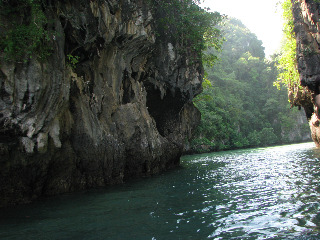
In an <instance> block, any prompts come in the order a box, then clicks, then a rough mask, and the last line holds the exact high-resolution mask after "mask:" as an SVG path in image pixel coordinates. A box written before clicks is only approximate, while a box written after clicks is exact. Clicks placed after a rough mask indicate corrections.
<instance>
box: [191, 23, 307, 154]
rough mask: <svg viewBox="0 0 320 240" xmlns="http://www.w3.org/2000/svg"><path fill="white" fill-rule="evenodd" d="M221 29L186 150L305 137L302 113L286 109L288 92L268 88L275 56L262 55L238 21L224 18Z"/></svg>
mask: <svg viewBox="0 0 320 240" xmlns="http://www.w3.org/2000/svg"><path fill="white" fill-rule="evenodd" d="M221 30H222V31H223V32H224V37H225V39H226V41H225V43H224V45H223V49H222V52H221V54H220V60H219V62H218V63H217V64H216V65H215V66H214V67H210V68H209V67H207V69H206V72H207V79H208V81H207V85H206V86H205V87H204V91H203V93H202V94H201V95H199V96H198V97H197V98H196V99H195V100H194V103H195V104H196V106H197V107H198V108H199V110H200V111H201V114H202V120H201V124H200V126H199V127H198V129H197V131H196V134H195V138H194V140H193V141H192V142H191V143H190V146H189V147H190V148H189V149H188V151H189V152H205V151H218V150H226V149H235V148H245V147H258V146H267V145H273V144H283V143H292V142H300V141H306V140H310V131H309V129H308V124H307V121H306V118H305V113H304V111H303V110H302V111H299V110H298V109H296V108H295V109H290V104H289V102H288V98H287V90H286V89H284V88H283V89H277V88H276V87H275V86H273V83H274V82H275V81H276V79H277V75H278V72H277V68H276V62H277V55H276V54H275V55H274V56H272V58H271V60H269V59H266V58H265V54H264V47H263V46H262V41H260V40H258V39H257V37H256V35H255V34H254V33H252V32H250V30H249V29H247V28H246V27H245V26H244V25H243V24H242V23H241V21H239V20H237V19H233V18H230V19H227V20H225V22H224V24H223V25H222V27H221ZM212 51H213V50H212ZM209 82H210V83H209ZM210 85H211V86H210Z"/></svg>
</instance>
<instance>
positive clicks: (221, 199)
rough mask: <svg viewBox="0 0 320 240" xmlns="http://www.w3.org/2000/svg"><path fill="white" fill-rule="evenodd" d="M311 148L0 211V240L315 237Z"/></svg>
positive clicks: (236, 155)
mask: <svg viewBox="0 0 320 240" xmlns="http://www.w3.org/2000/svg"><path fill="white" fill-rule="evenodd" d="M319 198H320V150H319V149H316V148H315V147H314V144H313V143H303V144H295V145H286V146H277V147H269V148H256V149H246V150H236V151H225V152H217V153H210V154H202V155H192V156H184V157H183V158H182V163H181V167H180V168H178V169H175V170H172V171H169V172H167V173H165V174H162V175H159V176H155V177H152V178H149V179H148V180H146V179H140V180H136V181H134V182H130V183H126V184H123V185H121V186H120V187H119V186H116V187H114V188H108V189H107V190H106V189H104V190H95V191H90V192H85V193H78V194H69V195H62V196H58V197H53V198H49V199H42V200H40V201H37V202H35V203H32V204H29V205H22V206H17V207H11V208H6V209H1V210H0V211H1V214H0V239H112V240H114V239H124V240H126V239H130V240H133V239H137V240H138V239H139V240H143V239H148V240H162V239H163V240H168V239H183V240H185V239H319V238H320V234H319V229H320V228H319V227H320V212H319V208H320V201H319Z"/></svg>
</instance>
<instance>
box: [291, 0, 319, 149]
mask: <svg viewBox="0 0 320 240" xmlns="http://www.w3.org/2000/svg"><path fill="white" fill-rule="evenodd" d="M291 1H292V4H293V17H294V31H295V34H296V40H297V62H298V71H299V74H300V82H301V85H302V86H305V87H306V88H307V89H308V90H309V91H310V92H311V94H312V96H311V97H309V99H306V100H305V101H304V102H303V104H302V106H303V107H304V109H305V110H306V113H307V117H308V118H309V119H310V122H309V125H310V128H311V135H312V138H313V140H314V142H315V143H316V145H317V146H318V147H319V146H320V127H319V119H320V112H319V110H320V95H319V94H320V18H319V10H320V3H318V1H315V0H298V1H296V0H291Z"/></svg>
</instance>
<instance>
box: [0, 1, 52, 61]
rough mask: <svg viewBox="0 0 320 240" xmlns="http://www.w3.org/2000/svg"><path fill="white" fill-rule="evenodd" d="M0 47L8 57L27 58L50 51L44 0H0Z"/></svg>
mask: <svg viewBox="0 0 320 240" xmlns="http://www.w3.org/2000/svg"><path fill="white" fill-rule="evenodd" d="M0 20H1V26H0V27H1V32H0V47H1V52H3V53H4V57H5V59H6V60H9V61H27V60H28V59H30V58H31V57H32V56H34V55H36V56H37V57H39V58H46V57H47V56H49V55H50V52H51V48H50V47H49V42H50V37H49V31H48V30H46V26H47V23H48V20H47V18H46V16H45V14H44V13H43V11H42V8H41V0H17V1H6V0H0Z"/></svg>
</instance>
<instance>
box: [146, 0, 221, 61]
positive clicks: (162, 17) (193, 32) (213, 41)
mask: <svg viewBox="0 0 320 240" xmlns="http://www.w3.org/2000/svg"><path fill="white" fill-rule="evenodd" d="M151 1H152V3H153V5H154V9H155V13H156V14H155V15H156V18H157V19H158V21H157V23H158V31H159V32H158V35H159V38H160V39H161V38H162V37H163V38H170V37H172V41H176V40H177V41H179V45H180V46H181V49H180V51H193V52H194V53H195V54H194V57H195V59H193V60H194V61H199V60H200V61H201V60H202V61H203V62H204V63H206V64H211V65H212V64H213V63H214V62H215V61H216V60H217V56H216V55H215V54H214V53H211V54H205V50H207V49H208V48H214V49H216V50H220V49H221V47H222V43H223V39H222V35H221V32H220V30H219V29H218V28H217V27H216V26H217V24H218V23H220V22H221V21H222V19H223V16H222V15H221V14H220V13H218V12H209V11H208V9H203V8H201V7H200V6H199V3H200V1H199V0H151ZM191 64H192V63H191Z"/></svg>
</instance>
